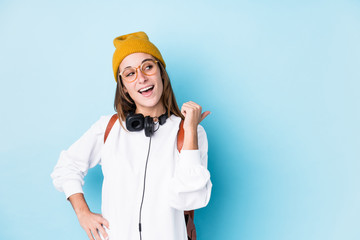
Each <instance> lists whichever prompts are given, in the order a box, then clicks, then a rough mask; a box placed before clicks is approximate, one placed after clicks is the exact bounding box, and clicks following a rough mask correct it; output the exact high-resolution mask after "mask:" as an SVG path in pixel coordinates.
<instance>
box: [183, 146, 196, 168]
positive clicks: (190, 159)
mask: <svg viewBox="0 0 360 240" xmlns="http://www.w3.org/2000/svg"><path fill="white" fill-rule="evenodd" d="M179 157H180V159H179V165H180V166H182V167H185V168H188V167H194V166H198V165H201V158H200V150H181V153H180V156H179Z"/></svg>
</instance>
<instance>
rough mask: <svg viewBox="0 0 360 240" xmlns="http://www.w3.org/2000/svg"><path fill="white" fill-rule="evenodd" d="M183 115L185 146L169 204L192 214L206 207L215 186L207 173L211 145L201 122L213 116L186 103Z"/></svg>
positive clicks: (180, 157) (172, 182)
mask: <svg viewBox="0 0 360 240" xmlns="http://www.w3.org/2000/svg"><path fill="white" fill-rule="evenodd" d="M181 112H182V113H183V114H184V115H185V120H184V133H185V135H184V145H183V149H182V151H181V153H180V155H179V159H178V161H177V162H176V166H175V172H174V176H173V177H172V179H171V181H170V186H169V192H170V194H169V204H170V205H171V206H172V207H174V208H176V209H179V210H193V209H197V208H201V207H204V206H206V205H207V203H208V202H209V200H210V194H211V188H212V184H211V181H210V173H209V171H208V170H207V151H208V142H207V137H206V132H205V130H204V128H203V127H202V126H200V125H199V122H200V121H201V120H203V119H204V118H205V117H206V116H207V115H208V114H209V113H210V112H205V113H203V114H201V107H200V106H199V105H197V104H196V103H193V102H188V103H185V104H184V105H183V106H182V108H181Z"/></svg>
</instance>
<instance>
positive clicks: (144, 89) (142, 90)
mask: <svg viewBox="0 0 360 240" xmlns="http://www.w3.org/2000/svg"><path fill="white" fill-rule="evenodd" d="M152 87H153V86H150V87H147V88H143V89H140V90H139V92H144V91H147V90H149V89H150V88H152Z"/></svg>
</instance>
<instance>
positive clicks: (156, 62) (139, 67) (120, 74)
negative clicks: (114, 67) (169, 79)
mask: <svg viewBox="0 0 360 240" xmlns="http://www.w3.org/2000/svg"><path fill="white" fill-rule="evenodd" d="M148 61H152V62H154V63H155V65H156V67H157V68H159V66H158V62H159V61H157V60H155V59H147V60H146V61H144V62H143V63H141V64H140V65H139V66H137V67H130V68H135V78H134V80H132V81H128V80H126V79H125V78H124V77H123V76H122V75H123V73H124V71H125V70H127V69H128V68H129V67H127V68H125V69H124V70H122V71H121V73H119V76H120V77H121V79H124V80H125V81H126V82H128V83H132V82H135V81H136V80H137V78H138V69H139V70H140V71H141V73H142V74H144V75H145V76H152V75H154V74H156V71H157V69H156V71H155V72H154V73H153V74H146V73H144V72H143V71H142V70H141V68H142V66H143V65H144V64H145V63H146V62H148Z"/></svg>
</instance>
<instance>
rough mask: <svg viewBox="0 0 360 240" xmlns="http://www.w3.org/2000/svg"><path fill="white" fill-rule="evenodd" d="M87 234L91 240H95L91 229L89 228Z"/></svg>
mask: <svg viewBox="0 0 360 240" xmlns="http://www.w3.org/2000/svg"><path fill="white" fill-rule="evenodd" d="M86 234H87V235H88V238H89V239H90V240H95V239H94V237H93V236H92V234H91V231H90V229H88V230H87V231H86Z"/></svg>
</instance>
